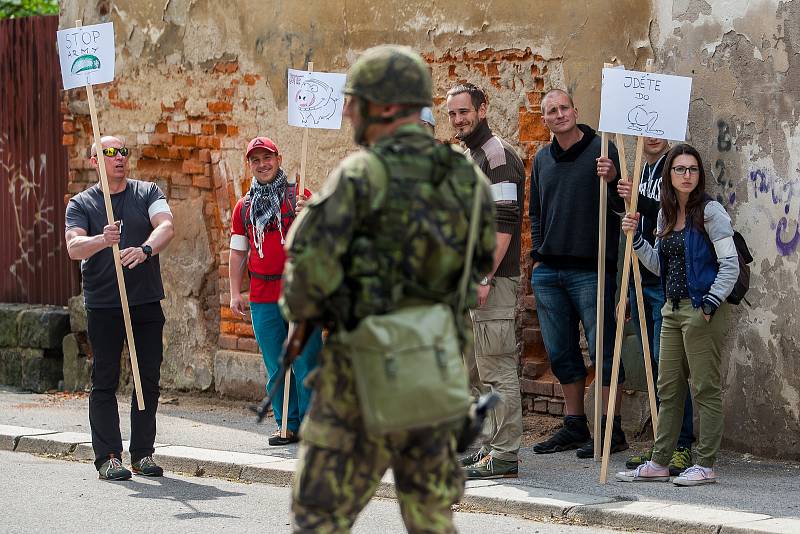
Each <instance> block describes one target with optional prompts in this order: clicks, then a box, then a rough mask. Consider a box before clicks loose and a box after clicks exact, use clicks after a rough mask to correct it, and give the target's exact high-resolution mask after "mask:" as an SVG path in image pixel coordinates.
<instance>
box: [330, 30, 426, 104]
mask: <svg viewBox="0 0 800 534" xmlns="http://www.w3.org/2000/svg"><path fill="white" fill-rule="evenodd" d="M431 86H432V81H431V73H430V70H429V69H428V65H427V64H426V63H425V61H424V60H423V59H422V57H420V55H419V54H418V53H416V52H415V51H414V50H412V49H411V48H409V47H407V46H399V45H381V46H376V47H374V48H370V49H368V50H367V51H366V52H364V53H363V54H362V55H361V57H359V58H358V59H357V60H356V62H355V63H354V64H353V66H352V67H350V71H349V72H348V73H347V84H346V85H345V88H344V93H345V94H346V95H354V96H358V97H361V98H363V99H365V100H369V101H370V102H374V103H376V104H411V105H419V106H430V105H431V103H432V89H431Z"/></svg>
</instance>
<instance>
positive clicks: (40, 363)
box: [20, 349, 64, 393]
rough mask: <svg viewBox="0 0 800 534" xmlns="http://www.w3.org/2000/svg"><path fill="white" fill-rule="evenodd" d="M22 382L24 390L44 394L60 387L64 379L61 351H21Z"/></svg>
mask: <svg viewBox="0 0 800 534" xmlns="http://www.w3.org/2000/svg"><path fill="white" fill-rule="evenodd" d="M20 357H21V362H22V380H21V381H20V386H21V387H22V388H24V389H29V390H31V391H35V392H36V393H44V392H45V391H47V390H49V389H55V388H57V387H58V383H59V381H60V380H61V379H62V377H63V376H64V375H63V371H62V365H63V364H62V359H61V357H60V351H59V352H58V353H54V351H49V350H44V349H21V350H20Z"/></svg>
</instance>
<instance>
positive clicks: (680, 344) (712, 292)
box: [616, 144, 739, 486]
mask: <svg viewBox="0 0 800 534" xmlns="http://www.w3.org/2000/svg"><path fill="white" fill-rule="evenodd" d="M705 184H706V175H705V171H704V169H703V162H702V160H701V159H700V154H699V153H698V152H697V150H696V149H695V148H694V147H692V146H690V145H686V144H681V145H677V146H675V147H674V148H673V149H672V150H670V152H669V154H668V155H667V160H666V163H665V165H664V176H663V179H662V181H661V211H660V212H659V214H658V221H657V223H656V242H655V246H652V247H651V246H650V244H649V243H647V241H645V240H644V239H643V238H642V236H641V235H637V236H636V239H635V240H634V244H633V247H634V249H635V250H636V254H637V255H638V256H639V259H640V260H641V261H642V263H643V264H644V265H645V266H646V267H647V268H648V269H649V270H650V271H652V272H654V273H655V274H658V275H660V276H661V284H662V285H663V287H664V293H665V294H666V296H667V303H666V304H665V305H664V308H663V309H662V313H663V316H664V319H663V323H662V325H661V355H660V362H659V370H658V392H659V394H660V396H661V407H660V411H659V414H658V433H657V435H656V441H655V445H654V449H653V457H652V460H650V461H649V462H647V463H644V464H642V465H640V466H639V467H637V468H636V469H635V470H633V471H623V472H620V473H617V477H616V478H617V480H620V481H625V482H634V481H669V479H670V477H669V469H668V468H667V465H668V464H669V461H670V458H671V457H672V452H673V449H674V448H675V445H676V442H677V440H678V434H679V433H680V428H681V420H682V417H683V406H684V399H685V397H686V387H687V384H686V379H687V377H689V378H690V380H691V384H692V390H693V391H692V393H693V396H694V399H695V403H696V405H697V407H698V411H699V414H700V435H699V439H698V440H697V464H695V465H694V466H692V467H690V468H689V469H687V470H686V471H684V472H683V473H681V474H680V475H679V476H677V477H675V479H673V482H674V483H675V484H678V485H681V486H695V485H699V484H709V483H713V482H716V475H715V473H714V470H713V466H714V461H715V460H716V456H717V452H718V451H719V446H720V442H721V441H722V428H723V424H722V380H721V378H720V360H721V355H720V349H721V348H722V342H723V339H724V336H725V330H726V327H727V323H728V314H729V310H728V304H726V303H725V299H726V298H727V297H728V295H729V294H730V292H731V290H733V286H734V283H735V282H736V279H737V277H738V276H739V264H738V261H737V255H736V247H735V246H734V243H733V228H732V227H731V220H730V217H728V214H727V213H726V212H725V208H723V207H722V205H721V204H719V203H718V202H715V201H713V200H711V199H710V198H709V197H708V195H707V194H706V193H705ZM638 221H639V214H638V213H637V214H636V215H635V216H633V215H626V216H625V218H624V219H623V221H622V229H623V231H625V232H632V231H635V230H636V227H637V224H638Z"/></svg>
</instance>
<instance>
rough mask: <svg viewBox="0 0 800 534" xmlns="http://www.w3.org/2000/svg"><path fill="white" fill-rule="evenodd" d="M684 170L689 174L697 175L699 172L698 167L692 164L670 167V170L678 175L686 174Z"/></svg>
mask: <svg viewBox="0 0 800 534" xmlns="http://www.w3.org/2000/svg"><path fill="white" fill-rule="evenodd" d="M686 171H689V174H691V175H692V176H697V175H698V174H700V167H697V166H696V165H692V166H691V167H684V166H683V165H678V166H677V167H672V172H674V173H675V174H677V175H679V176H682V175H684V174H686Z"/></svg>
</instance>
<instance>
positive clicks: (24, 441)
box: [14, 432, 92, 456]
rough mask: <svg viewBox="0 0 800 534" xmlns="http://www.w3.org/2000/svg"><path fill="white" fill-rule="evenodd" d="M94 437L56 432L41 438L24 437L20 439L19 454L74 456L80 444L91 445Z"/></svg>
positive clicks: (40, 436) (76, 433)
mask: <svg viewBox="0 0 800 534" xmlns="http://www.w3.org/2000/svg"><path fill="white" fill-rule="evenodd" d="M91 442H92V436H91V435H89V434H84V433H81V432H56V433H55V434H43V435H39V436H23V437H21V438H20V439H19V443H18V444H17V448H16V449H14V450H15V451H17V452H29V453H32V454H54V455H61V456H65V455H68V454H72V453H73V451H75V449H76V448H77V446H78V444H80V443H91Z"/></svg>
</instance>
